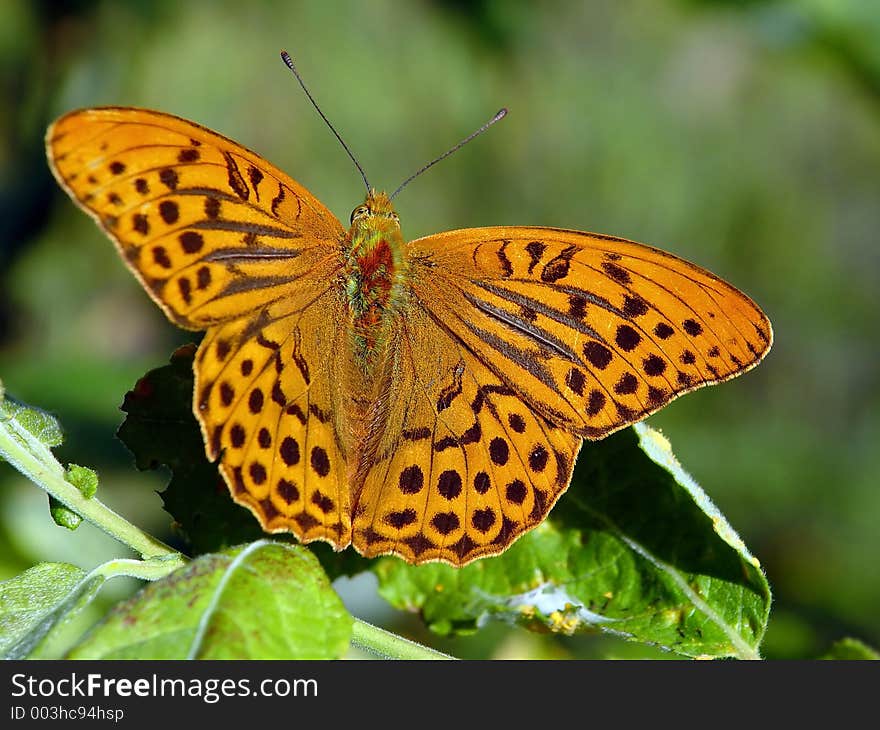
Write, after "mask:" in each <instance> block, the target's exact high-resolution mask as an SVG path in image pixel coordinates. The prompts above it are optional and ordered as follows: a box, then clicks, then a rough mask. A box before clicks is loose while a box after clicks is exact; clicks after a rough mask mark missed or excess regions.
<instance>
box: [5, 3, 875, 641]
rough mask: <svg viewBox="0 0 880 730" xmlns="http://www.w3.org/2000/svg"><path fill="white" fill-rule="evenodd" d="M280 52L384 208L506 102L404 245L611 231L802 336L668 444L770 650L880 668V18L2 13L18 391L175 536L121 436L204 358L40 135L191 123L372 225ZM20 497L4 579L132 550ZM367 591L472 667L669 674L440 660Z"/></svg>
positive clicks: (107, 480) (372, 605)
mask: <svg viewBox="0 0 880 730" xmlns="http://www.w3.org/2000/svg"><path fill="white" fill-rule="evenodd" d="M282 48H286V49H287V50H288V51H290V52H291V54H292V55H293V57H294V59H295V60H296V62H297V64H298V67H299V69H300V71H301V72H302V73H303V75H304V76H305V78H306V81H307V83H308V84H309V85H310V88H311V90H312V92H313V93H314V95H315V96H316V98H317V99H318V100H319V102H320V103H321V104H322V106H323V109H324V112H325V113H326V114H327V115H328V116H329V117H330V118H331V119H332V120H333V122H334V124H335V125H336V126H337V128H338V129H339V130H340V132H341V133H342V134H343V136H344V137H345V138H346V140H347V141H348V143H349V145H350V146H351V147H352V149H353V150H354V151H355V153H356V154H357V155H358V156H359V158H360V161H361V163H362V164H363V165H364V167H365V168H366V170H367V173H368V175H369V176H370V178H371V182H372V183H373V184H374V185H376V186H377V187H380V188H381V187H385V188H390V189H393V188H394V187H396V185H397V184H398V183H399V182H400V180H402V179H403V178H404V177H405V176H406V175H408V174H409V173H411V172H412V171H413V170H414V169H416V168H417V167H418V166H420V165H421V164H422V163H424V162H425V161H427V160H428V159H430V158H431V157H433V156H434V155H436V154H438V153H439V152H441V151H443V150H444V149H445V148H446V147H448V146H449V145H450V144H451V143H453V142H455V141H456V140H458V139H460V138H461V137H463V136H464V135H466V134H467V133H469V132H470V131H472V129H474V128H476V127H477V126H478V125H480V124H481V123H482V122H483V121H485V120H486V119H487V118H488V117H489V116H491V115H492V114H493V113H494V112H495V111H496V110H497V109H498V108H499V107H501V106H508V107H509V108H510V112H511V113H510V116H509V117H508V118H507V119H506V120H505V121H504V122H503V123H502V124H500V125H498V126H497V127H496V128H494V129H493V130H492V132H490V133H489V134H487V135H485V136H484V137H483V138H481V139H480V140H479V141H478V142H476V143H474V144H472V145H470V146H469V147H468V148H466V149H465V150H463V151H461V152H459V153H457V154H456V155H455V156H454V157H453V158H452V159H450V160H448V161H446V162H444V163H443V164H442V165H440V166H439V167H437V168H436V169H434V170H432V171H431V172H430V173H429V174H427V175H425V176H424V177H423V178H420V179H419V181H418V182H417V183H415V184H413V185H412V186H411V187H410V188H408V189H407V191H406V192H405V193H404V194H403V195H401V196H400V198H399V199H398V206H397V209H398V212H399V213H400V216H401V220H402V224H403V230H404V234H405V235H407V236H408V237H413V238H414V237H417V236H420V235H424V234H428V233H431V232H436V231H440V230H444V229H448V228H458V227H465V226H479V225H490V224H535V225H550V226H561V227H570V228H579V229H585V230H593V231H599V232H604V233H610V234H616V235H619V236H624V237H627V238H632V239H635V240H640V241H644V242H646V243H652V244H655V245H658V246H661V247H663V248H666V249H668V250H670V251H673V252H674V253H676V254H679V255H681V256H684V257H685V258H688V259H691V260H693V261H695V262H697V263H699V264H701V265H703V266H706V267H707V268H709V269H711V270H712V271H714V272H716V273H717V274H719V275H721V276H722V277H724V278H726V279H728V280H729V281H731V282H732V283H734V284H735V285H737V286H739V287H740V288H742V289H744V290H745V291H746V292H748V293H749V294H750V295H752V296H753V297H754V298H755V299H756V300H757V301H758V302H759V303H760V304H761V306H762V307H763V308H764V310H765V311H766V312H767V313H768V315H769V316H770V318H771V320H772V321H773V324H774V328H775V332H776V344H775V346H774V348H773V350H772V352H771V353H770V355H769V357H768V359H767V360H766V362H765V363H764V364H762V365H761V366H760V367H759V368H758V369H757V370H755V371H754V372H752V373H749V374H748V375H746V376H744V377H743V378H740V379H738V380H736V381H734V382H732V383H729V384H726V385H723V386H721V387H717V388H710V389H706V390H702V391H699V392H697V393H694V394H692V395H689V396H688V397H686V398H683V399H682V400H680V401H676V402H675V403H674V404H673V405H672V406H670V407H669V408H667V409H665V410H664V411H663V412H662V413H661V414H659V415H657V416H654V417H652V418H651V423H652V424H653V425H654V426H655V427H660V428H661V429H662V430H663V431H664V433H665V434H666V435H667V436H668V437H669V438H670V439H671V441H672V444H673V448H674V449H675V450H676V452H677V454H678V455H679V457H680V459H681V461H682V463H683V464H684V465H685V467H686V468H687V469H688V470H689V471H691V472H692V474H693V475H694V476H695V477H696V478H697V479H698V481H700V482H701V484H702V485H703V487H704V488H705V489H706V491H707V492H708V493H709V494H710V495H711V496H712V498H713V499H714V500H715V502H716V503H717V504H718V506H719V507H720V508H721V510H722V511H723V512H724V513H725V514H726V515H727V516H728V518H729V519H730V521H731V523H732V524H733V526H734V528H735V529H737V531H738V532H739V533H740V535H741V536H742V537H743V539H744V541H745V542H746V544H747V545H748V546H749V547H750V549H751V550H752V552H754V553H755V554H756V555H757V556H758V557H759V559H760V560H761V562H762V564H763V565H764V567H765V569H766V571H767V574H768V577H769V580H770V582H771V585H772V587H773V589H774V593H775V603H774V607H773V613H772V617H771V623H770V628H769V631H768V634H767V637H766V642H765V644H764V654H765V655H766V656H767V657H771V658H777V657H811V656H816V655H818V654H820V653H821V652H822V651H823V650H824V649H825V648H827V646H828V644H829V643H830V642H831V641H832V640H834V639H836V638H839V637H841V636H844V635H854V636H857V637H860V638H862V639H864V640H866V641H868V642H871V643H874V644H877V643H880V616H878V614H880V573H878V567H877V563H878V557H880V538H878V522H880V489H878V481H880V466H878V459H877V457H876V451H877V444H878V442H880V411H878V406H880V403H878V400H880V399H878V393H880V391H878V367H877V360H878V332H880V322H878V319H880V317H878V306H877V293H878V290H880V286H878V285H880V246H878V241H877V231H878V230H880V172H878V171H880V3H876V2H866V1H865V0H838V1H835V0H801V1H795V0H789V1H788V2H786V1H783V0H780V1H778V2H762V1H761V0H754V1H752V2H733V1H730V2H712V1H710V0H704V1H702V2H700V1H697V0H690V1H687V0H653V1H648V0H642V1H636V0H632V1H621V0H618V1H617V2H605V1H604V0H594V1H593V2H542V3H531V2H525V1H524V0H513V1H508V2H501V0H482V1H480V0H474V1H472V2H468V1H467V0H457V1H454V2H453V1H450V0H447V1H445V2H442V1H441V0H435V1H434V2H429V1H428V0H421V1H419V2H390V1H382V2H369V3H366V2H354V1H353V2H268V1H267V2H240V1H236V2H207V1H203V2H199V1H195V2H187V3H182V2H179V1H176V0H175V1H171V0H165V1H161V2H128V3H124V2H49V1H48V0H44V1H43V2H34V1H32V0H3V1H2V2H0V84H2V87H0V89H2V92H0V93H2V96H0V130H2V133H0V378H2V380H3V382H4V383H5V385H6V388H7V391H8V392H9V393H10V394H11V395H14V396H16V397H18V398H20V399H23V400H25V401H28V402H30V403H32V404H35V405H39V406H41V407H43V408H46V409H47V410H49V411H51V412H52V413H54V414H56V415H57V416H58V417H59V419H60V420H61V422H62V424H63V425H64V427H65V429H66V432H67V441H66V443H65V444H64V446H63V447H61V448H60V449H59V450H58V453H59V455H60V458H61V459H62V460H64V461H75V462H77V463H80V464H86V465H90V466H93V467H95V468H96V469H98V470H99V472H100V474H101V478H102V487H101V495H102V496H103V499H104V500H105V501H106V502H107V503H109V504H110V505H111V506H112V507H114V508H115V509H117V510H118V511H120V512H122V513H123V514H124V515H126V516H127V517H128V518H129V519H131V520H132V521H134V522H136V523H137V524H139V525H141V526H143V527H145V528H147V529H149V530H151V531H153V532H154V533H155V534H158V535H160V536H162V537H163V538H165V539H169V540H170V539H173V537H172V536H171V533H170V530H169V525H168V521H169V520H168V516H167V515H166V514H165V513H164V512H163V511H162V509H161V501H160V499H159V498H158V496H156V494H155V490H157V489H161V487H162V485H163V479H164V477H163V475H162V474H157V473H148V474H140V473H137V472H135V471H134V469H133V466H132V462H131V457H130V456H129V454H128V453H127V452H126V451H125V449H124V448H123V447H122V446H121V445H120V444H119V443H118V442H117V441H116V440H115V438H114V431H115V428H116V427H117V425H118V424H119V422H120V421H121V415H122V414H121V413H120V412H119V410H118V406H119V404H120V403H121V401H122V396H123V394H124V393H125V391H126V390H127V389H128V388H129V387H131V385H132V384H133V383H134V381H135V380H136V379H137V377H138V376H139V375H141V374H142V373H143V372H144V371H146V370H147V369H149V368H152V367H156V366H158V365H161V364H163V363H164V362H165V361H166V360H167V357H168V355H169V354H170V352H171V351H172V350H173V348H174V347H175V346H177V345H178V344H181V343H183V342H187V341H189V340H191V339H192V335H190V334H187V333H183V332H180V331H178V330H176V329H175V328H174V327H173V326H172V325H170V324H168V323H167V322H166V321H165V320H164V318H163V316H162V315H161V313H160V312H159V311H158V309H157V308H156V307H155V306H154V305H153V304H151V302H150V301H149V299H148V297H147V296H146V295H145V294H144V293H143V291H142V290H141V289H140V287H139V286H138V284H137V283H136V282H135V280H134V278H133V277H132V276H131V275H130V274H129V273H128V272H127V271H126V270H125V268H124V266H123V265H122V263H121V262H120V260H119V259H118V257H117V256H116V254H115V253H114V251H113V247H112V245H111V244H110V242H109V241H108V240H106V239H105V238H104V236H103V235H102V234H101V233H100V232H99V231H98V229H97V228H96V227H95V226H94V224H93V223H92V222H91V220H89V219H88V218H87V217H86V216H85V215H83V214H82V213H81V212H79V211H78V210H77V209H75V207H74V206H73V205H72V203H71V202H70V201H69V200H68V199H67V197H66V196H65V195H64V194H63V193H62V192H61V191H60V189H59V188H58V187H57V186H56V184H55V183H54V181H53V179H52V178H51V175H50V173H49V170H48V168H47V166H46V162H45V157H44V152H43V134H44V131H45V128H46V126H47V124H48V123H49V122H51V121H52V119H54V118H55V117H56V116H58V115H60V114H62V113H63V112H65V111H68V110H70V109H73V108H76V107H82V106H94V105H101V104H114V105H137V106H146V107H152V108H155V109H160V110H163V111H166V112H171V113H174V114H177V115H180V116H183V117H187V118H190V119H193V120H195V121H198V122H200V123H201V124H204V125H206V126H208V127H211V128H213V129H216V130H218V131H219V132H221V133H223V134H225V135H228V136H231V137H232V138H234V139H236V140H239V141H240V142H242V143H243V144H245V145H247V146H249V147H251V148H252V149H254V150H256V151H257V152H259V153H260V154H262V155H263V156H265V157H266V158H267V159H269V160H271V161H272V162H274V163H275V164H277V165H278V166H279V167H281V168H282V169H284V170H286V171H287V172H289V173H290V174H291V175H292V176H293V177H294V178H296V179H297V180H298V181H300V182H301V183H303V184H304V185H305V186H306V187H308V188H309V189H310V190H312V191H313V192H314V193H315V194H316V195H317V196H318V197H319V198H320V199H321V200H323V201H324V202H325V203H326V204H327V205H328V206H329V207H330V209H331V210H333V211H334V212H335V213H336V214H337V216H338V217H339V218H340V219H341V220H343V221H344V222H345V221H347V220H348V214H349V211H350V210H351V208H352V207H354V206H355V205H356V204H357V203H359V202H360V200H361V199H362V196H363V189H362V188H363V186H362V184H361V180H360V178H359V176H358V174H357V172H356V170H355V169H354V168H353V166H352V165H351V163H350V161H349V160H348V159H347V157H346V156H345V154H344V152H343V151H342V150H341V148H340V147H339V145H338V144H337V142H336V140H335V139H333V137H332V135H331V134H330V132H329V131H328V130H327V129H326V128H325V127H324V125H323V124H322V122H321V121H320V119H319V118H318V116H317V115H316V114H315V113H314V111H313V110H312V109H311V108H310V107H309V105H308V102H307V100H306V98H305V97H304V95H303V94H302V92H301V91H300V89H299V87H298V86H297V84H296V82H295V80H294V79H293V78H292V76H291V75H290V74H289V72H288V71H287V70H286V69H285V68H284V66H283V64H282V63H281V61H280V60H279V58H278V52H279V50H280V49H282ZM0 497H2V499H0V579H3V578H7V577H9V576H11V575H14V574H16V573H17V572H19V571H21V570H23V569H24V568H26V567H28V566H29V565H31V564H33V563H34V562H35V561H38V560H67V561H71V562H74V563H76V564H79V565H81V566H82V567H84V568H91V567H93V566H94V565H96V564H98V563H99V562H101V561H102V560H104V559H107V558H108V557H110V556H111V555H116V554H120V552H119V549H118V548H117V547H116V546H115V544H114V543H112V541H109V539H108V538H105V537H104V536H103V535H101V534H100V533H98V532H97V531H96V530H94V529H92V528H91V527H90V526H88V525H83V526H82V527H81V528H80V529H79V530H77V532H76V533H73V534H71V533H68V532H67V531H65V530H63V529H62V528H58V527H55V526H54V525H53V524H52V523H51V522H50V520H49V516H48V511H47V510H46V498H45V495H44V494H43V493H42V492H41V491H39V490H38V489H36V488H34V487H33V486H32V485H30V484H28V483H27V482H25V481H24V480H23V479H22V478H21V477H19V476H18V475H17V474H16V473H15V472H13V471H12V470H11V469H10V468H8V467H0ZM633 499H634V500H637V499H638V494H633ZM669 529H670V530H674V529H675V525H669ZM131 588H132V586H131V585H130V584H121V583H120V584H119V585H118V586H116V587H115V588H114V587H113V586H110V587H108V589H107V594H106V600H107V601H112V600H114V599H115V598H116V597H117V596H118V595H122V594H124V593H125V592H126V591H129V590H131ZM340 590H341V591H342V592H343V594H344V595H345V597H346V600H347V601H348V602H349V605H350V607H351V608H352V609H353V610H354V611H355V612H356V613H357V614H358V615H359V616H360V617H362V618H366V619H368V620H373V621H375V622H378V623H380V624H382V625H383V626H386V627H388V628H391V629H395V630H399V631H401V632H403V633H405V634H407V635H410V636H413V637H415V638H417V639H419V638H421V639H427V640H428V641H430V643H432V644H434V645H438V646H441V647H443V648H446V649H448V650H450V651H453V652H455V653H457V654H458V655H460V656H499V657H507V656H575V657H604V656H621V657H623V656H654V655H655V653H654V652H653V651H652V650H648V649H643V648H641V647H635V646H633V645H626V644H623V643H622V642H620V641H619V640H616V639H611V638H608V637H578V638H575V639H565V638H555V637H547V636H533V635H531V634H528V633H526V632H525V631H523V630H520V629H510V628H508V627H505V626H500V627H493V628H489V629H486V630H483V631H481V632H479V633H478V634H477V635H475V636H471V637H463V638H460V639H456V640H451V641H444V642H437V641H436V640H435V639H432V638H430V637H426V636H425V635H424V634H423V633H422V632H421V629H420V627H419V624H418V621H417V620H416V619H415V618H414V617H411V616H408V615H405V614H402V613H397V612H394V611H392V610H391V609H389V608H387V607H386V606H384V605H383V603H382V602H381V601H380V600H379V599H378V598H377V597H376V596H375V593H374V588H373V584H372V582H371V581H370V579H369V578H367V577H362V578H360V579H356V580H354V581H347V580H346V581H343V582H342V583H341V584H340ZM91 618H92V619H93V618H94V615H92V616H91Z"/></svg>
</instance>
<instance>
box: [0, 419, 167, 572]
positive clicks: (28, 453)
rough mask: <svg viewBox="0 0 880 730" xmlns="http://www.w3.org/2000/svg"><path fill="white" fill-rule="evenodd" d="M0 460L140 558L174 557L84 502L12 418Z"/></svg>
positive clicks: (97, 504)
mask: <svg viewBox="0 0 880 730" xmlns="http://www.w3.org/2000/svg"><path fill="white" fill-rule="evenodd" d="M0 456H3V457H4V458H5V459H6V460H7V461H9V463H10V464H12V465H13V466H14V467H15V468H17V469H18V470H19V471H20V472H21V473H22V474H24V475H25V476H26V477H27V478H28V479H30V480H31V481H32V482H34V483H35V484H37V485H38V486H40V487H42V488H43V489H45V490H46V491H47V492H48V493H49V494H51V495H52V496H53V497H55V499H57V500H58V501H59V502H61V503H62V504H64V505H65V506H66V507H68V508H69V509H71V510H73V511H74V512H76V513H77V514H78V515H80V516H81V517H83V519H86V520H88V521H89V522H91V523H92V524H93V525H95V526H96V527H98V528H100V529H101V530H103V531H104V532H106V533H107V534H108V535H110V536H112V537H114V538H116V539H117V540H119V542H121V543H123V544H125V545H127V546H128V547H130V548H131V549H132V550H134V551H135V552H137V553H139V554H140V555H141V557H143V558H154V557H160V556H163V555H174V554H177V551H176V550H174V549H173V548H171V547H169V546H168V545H166V544H165V543H164V542H162V541H161V540H157V539H156V538H155V537H153V536H152V535H150V534H149V533H146V532H144V531H143V530H141V529H140V528H139V527H137V526H135V525H133V524H131V523H130V522H129V521H128V520H126V519H125V518H124V517H122V516H121V515H118V514H116V512H114V511H113V510H112V509H110V508H109V507H108V506H107V505H105V504H104V503H103V502H101V501H100V500H98V499H95V498H91V499H88V498H86V497H85V496H84V495H83V494H82V492H80V491H79V489H77V488H76V487H75V486H74V485H73V484H71V483H70V482H68V481H67V479H66V478H65V473H64V467H62V466H61V464H60V463H59V462H58V460H57V459H56V458H55V456H54V455H53V454H52V452H51V451H50V449H49V447H47V446H45V445H44V444H43V443H42V442H40V440H39V439H38V438H36V437H35V436H34V435H33V434H31V433H30V432H29V431H28V430H27V429H26V428H24V427H23V426H22V425H21V424H20V423H19V422H18V421H17V420H16V419H15V418H9V419H3V422H2V424H0Z"/></svg>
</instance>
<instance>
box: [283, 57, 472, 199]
mask: <svg viewBox="0 0 880 730" xmlns="http://www.w3.org/2000/svg"><path fill="white" fill-rule="evenodd" d="M281 60H282V61H284V63H285V64H286V65H287V68H289V69H290V70H291V71H293V75H294V76H296V80H297V81H299V85H300V86H302V89H303V91H305V92H306V96H307V97H309V101H310V102H312V106H313V107H315V109H316V110H317V112H318V114H320V115H321V119H323V120H324V123H325V124H326V125H327V126H328V127H330V131H331V132H333V134H334V135H336V139H338V140H339V144H341V145H342V147H343V149H344V150H345V151H346V152H348V156H349V157H350V158H351V161H352V162H353V163H354V166H355V167H356V168H357V169H358V172H359V173H360V174H361V177H362V178H363V179H364V185H366V186H367V192H368V193H369V192H370V190H371V188H370V181H369V180H367V173H365V172H364V168H363V167H361V163H360V162H358V161H357V158H356V157H355V156H354V155H353V154H352V151H351V150H350V149H349V148H348V145H347V144H345V140H344V139H342V137H340V136H339V132H337V131H336V128H335V127H334V126H333V125H332V124H330V120H329V119H327V117H326V116H324V112H322V111H321V107H319V106H318V102H316V101H315V97H313V96H312V95H311V94H310V93H309V90H308V88H307V87H306V83H305V81H303V80H302V76H300V75H299V71H297V70H296V66H294V65H293V59H292V58H291V57H290V54H289V53H288V52H287V51H281ZM481 131H482V130H481Z"/></svg>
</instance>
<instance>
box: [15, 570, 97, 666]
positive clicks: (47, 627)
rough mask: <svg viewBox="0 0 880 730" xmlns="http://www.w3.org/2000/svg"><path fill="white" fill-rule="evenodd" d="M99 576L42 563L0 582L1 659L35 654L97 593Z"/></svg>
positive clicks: (20, 657) (21, 657)
mask: <svg viewBox="0 0 880 730" xmlns="http://www.w3.org/2000/svg"><path fill="white" fill-rule="evenodd" d="M103 582H104V579H103V577H101V576H100V575H96V576H86V574H85V573H84V572H83V571H82V570H81V569H80V568H77V567H76V566H74V565H69V564H68V563H41V564H40V565H35V566H34V567H33V568H29V569H28V570H26V571H25V572H24V573H22V574H21V575H18V576H16V577H14V578H10V579H9V580H7V581H3V582H2V583H0V657H3V658H4V659H23V658H25V657H28V656H30V655H31V654H33V653H34V652H35V651H36V650H37V648H38V647H39V646H40V644H41V643H42V642H43V641H44V640H45V639H46V637H47V635H48V634H49V632H50V631H52V630H53V629H54V628H57V627H59V626H60V625H62V624H63V623H65V622H66V621H68V620H70V619H71V618H72V617H73V616H74V615H75V614H76V613H77V612H78V611H79V610H80V609H82V608H83V607H84V606H85V605H86V604H87V603H88V602H89V601H90V600H91V599H92V598H93V597H94V595H95V593H97V591H98V589H99V588H100V587H101V584H102V583H103Z"/></svg>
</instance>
